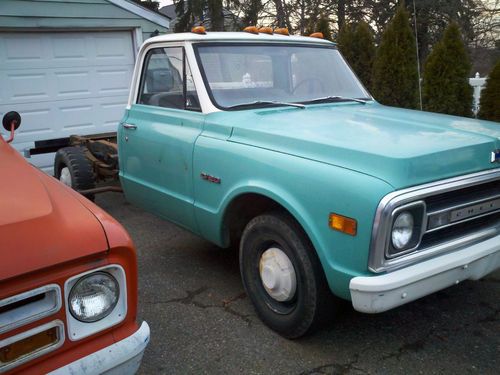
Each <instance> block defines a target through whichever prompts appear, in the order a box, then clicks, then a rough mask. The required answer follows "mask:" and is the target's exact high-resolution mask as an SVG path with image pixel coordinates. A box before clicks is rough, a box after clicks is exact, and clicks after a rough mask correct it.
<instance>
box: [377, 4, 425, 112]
mask: <svg viewBox="0 0 500 375" xmlns="http://www.w3.org/2000/svg"><path fill="white" fill-rule="evenodd" d="M372 82H373V84H372V90H373V94H374V96H375V98H376V99H377V100H378V101H379V102H381V103H382V104H386V105H391V106H396V107H404V108H416V107H417V103H418V71H417V60H416V52H415V38H414V36H413V31H412V29H411V26H410V23H409V14H408V12H407V11H406V10H405V8H404V4H402V5H400V6H399V7H398V9H397V11H396V14H395V16H394V18H393V19H392V20H391V22H390V23H389V24H388V25H387V28H386V30H385V31H384V33H383V35H382V40H381V42H380V46H379V48H378V51H377V55H376V57H375V62H374V64H373V81H372Z"/></svg>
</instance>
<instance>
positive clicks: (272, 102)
mask: <svg viewBox="0 0 500 375" xmlns="http://www.w3.org/2000/svg"><path fill="white" fill-rule="evenodd" d="M259 105H287V106H289V107H296V108H300V109H305V108H306V106H305V105H304V104H299V103H289V102H280V101H277V100H256V101H254V102H248V103H241V104H235V105H232V106H230V107H226V109H236V108H244V107H253V106H259Z"/></svg>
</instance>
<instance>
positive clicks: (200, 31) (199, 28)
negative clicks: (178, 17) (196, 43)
mask: <svg viewBox="0 0 500 375" xmlns="http://www.w3.org/2000/svg"><path fill="white" fill-rule="evenodd" d="M191 32H192V33H195V34H206V33H207V32H206V31H205V28H204V27H203V26H195V27H193V28H192V29H191Z"/></svg>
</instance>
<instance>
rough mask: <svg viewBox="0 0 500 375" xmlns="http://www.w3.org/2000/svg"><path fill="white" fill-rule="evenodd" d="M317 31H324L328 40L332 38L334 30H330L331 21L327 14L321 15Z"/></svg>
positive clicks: (324, 35)
mask: <svg viewBox="0 0 500 375" xmlns="http://www.w3.org/2000/svg"><path fill="white" fill-rule="evenodd" d="M316 31H317V32H320V33H323V37H324V38H325V39H327V40H332V32H331V31H330V21H328V18H327V17H325V16H323V15H322V16H321V17H320V19H319V21H318V24H317V25H316Z"/></svg>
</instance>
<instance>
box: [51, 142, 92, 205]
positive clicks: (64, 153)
mask: <svg viewBox="0 0 500 375" xmlns="http://www.w3.org/2000/svg"><path fill="white" fill-rule="evenodd" d="M54 176H55V177H56V178H57V179H58V180H59V181H61V182H62V183H63V184H65V185H67V186H69V187H71V188H72V189H74V190H77V191H81V190H88V189H93V188H95V174H94V168H93V166H92V162H91V161H90V160H89V159H88V158H87V156H86V155H85V147H64V148H61V149H59V150H58V151H57V153H56V157H55V161H54ZM85 196H86V197H87V198H88V199H90V200H94V194H87V195H85Z"/></svg>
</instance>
